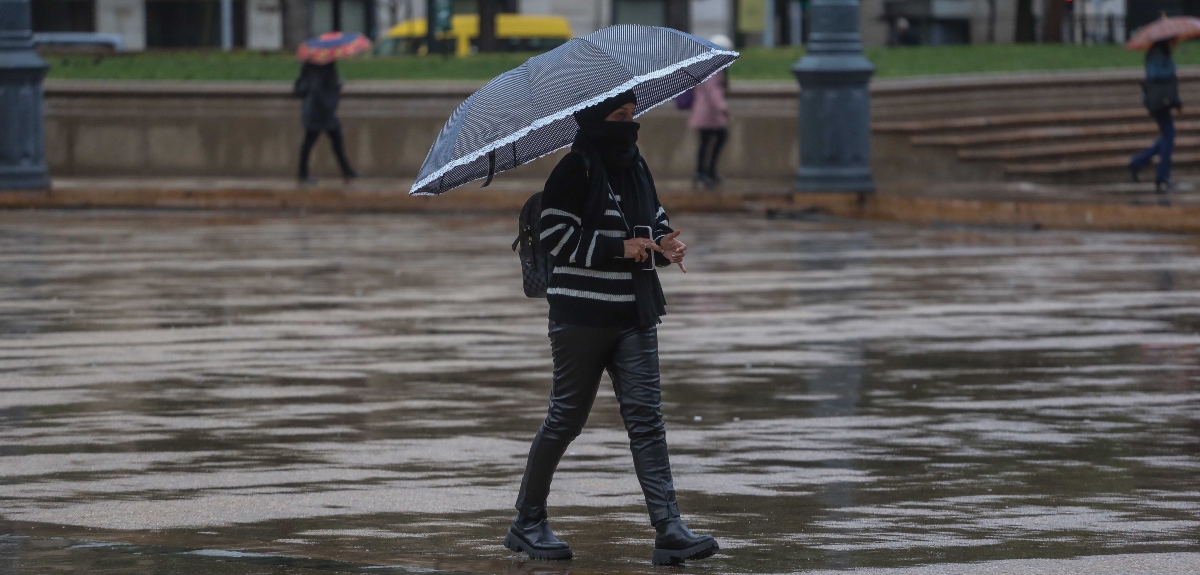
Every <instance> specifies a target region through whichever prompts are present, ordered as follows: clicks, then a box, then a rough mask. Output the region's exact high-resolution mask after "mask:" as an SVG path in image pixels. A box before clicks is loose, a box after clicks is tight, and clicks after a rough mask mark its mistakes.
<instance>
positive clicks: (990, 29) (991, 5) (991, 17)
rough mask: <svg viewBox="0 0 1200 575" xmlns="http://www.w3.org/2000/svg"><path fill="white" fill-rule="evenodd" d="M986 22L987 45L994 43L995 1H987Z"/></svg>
mask: <svg viewBox="0 0 1200 575" xmlns="http://www.w3.org/2000/svg"><path fill="white" fill-rule="evenodd" d="M987 7H988V21H987V41H988V44H995V43H996V0H988V3H987Z"/></svg>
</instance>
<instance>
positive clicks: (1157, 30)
mask: <svg viewBox="0 0 1200 575" xmlns="http://www.w3.org/2000/svg"><path fill="white" fill-rule="evenodd" d="M1196 37H1200V18H1192V17H1191V16H1172V17H1170V18H1168V17H1167V16H1166V15H1165V14H1164V15H1163V17H1162V18H1159V19H1158V20H1155V21H1153V22H1151V23H1149V24H1146V25H1145V26H1142V27H1141V28H1138V30H1137V32H1134V34H1133V38H1130V39H1129V42H1126V43H1125V49H1126V50H1146V49H1148V48H1149V47H1150V46H1152V45H1153V44H1154V43H1155V42H1161V41H1162V40H1175V41H1176V42H1180V41H1183V40H1188V39H1190V38H1196Z"/></svg>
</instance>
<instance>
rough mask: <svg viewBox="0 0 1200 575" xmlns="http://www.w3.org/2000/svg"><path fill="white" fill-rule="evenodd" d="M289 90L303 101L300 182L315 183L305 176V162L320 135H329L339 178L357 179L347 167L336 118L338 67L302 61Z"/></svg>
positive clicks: (339, 92) (355, 173) (306, 174)
mask: <svg viewBox="0 0 1200 575" xmlns="http://www.w3.org/2000/svg"><path fill="white" fill-rule="evenodd" d="M292 91H293V94H294V95H296V96H299V97H301V98H303V99H304V100H303V103H302V104H301V106H300V115H301V120H302V122H303V124H304V143H303V144H301V145H300V174H299V176H300V181H301V182H302V183H313V182H315V181H316V179H315V178H313V177H312V176H310V175H309V173H308V159H309V156H311V155H312V148H313V145H314V144H316V143H317V138H319V137H320V136H321V132H325V133H326V134H329V139H330V141H331V143H332V144H333V153H334V155H336V156H337V161H338V165H339V166H341V168H342V177H343V178H346V180H351V179H353V178H357V177H358V172H355V171H354V168H351V167H350V161H349V160H347V159H346V147H345V144H344V141H343V138H342V123H341V122H340V121H338V118H337V107H338V101H339V100H340V99H341V92H342V79H341V77H339V76H338V73H337V64H336V63H333V62H330V63H328V64H314V63H311V62H305V63H304V65H303V66H301V68H300V77H299V78H296V83H295V85H294V86H293V90H292Z"/></svg>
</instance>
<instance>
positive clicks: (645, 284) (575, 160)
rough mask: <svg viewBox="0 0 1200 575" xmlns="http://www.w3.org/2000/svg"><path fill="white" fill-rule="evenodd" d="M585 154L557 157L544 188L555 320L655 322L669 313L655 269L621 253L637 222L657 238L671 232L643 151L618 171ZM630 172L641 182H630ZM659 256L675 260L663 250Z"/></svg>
mask: <svg viewBox="0 0 1200 575" xmlns="http://www.w3.org/2000/svg"><path fill="white" fill-rule="evenodd" d="M585 153H586V152H583V151H580V150H578V149H576V150H574V151H572V152H571V153H569V154H567V155H566V156H565V157H564V158H563V159H562V160H561V161H559V163H558V165H557V166H555V168H554V171H553V172H552V173H551V174H550V177H549V178H548V179H547V180H546V187H545V189H544V190H543V192H542V214H541V228H542V230H543V231H542V237H541V241H542V242H545V245H546V246H547V247H548V248H549V250H550V253H551V255H553V256H554V258H555V266H554V272H553V273H552V274H551V277H550V282H549V284H548V286H547V289H546V299H547V300H548V301H549V302H550V319H551V320H554V321H556V322H558V323H563V324H569V325H584V326H595V327H633V326H637V325H646V324H651V325H652V324H654V323H657V321H658V316H660V315H662V314H664V313H665V303H664V300H663V295H662V287H661V285H660V284H659V281H658V275H657V273H656V272H653V271H644V270H640V269H639V268H640V264H638V263H636V262H634V261H633V260H631V259H626V258H625V257H624V255H625V247H624V240H626V239H629V238H632V237H633V235H632V232H633V227H634V226H635V225H649V226H650V227H651V228H652V236H653V238H654V239H655V240H656V241H661V240H662V237H663V236H665V235H667V234H669V233H671V232H672V230H671V227H670V225H669V220H668V218H667V213H666V210H664V209H663V208H662V205H661V204H659V201H658V194H657V192H656V191H655V189H654V180H653V178H652V177H651V176H650V171H649V169H648V168H647V167H646V163H645V162H644V161H642V160H641V159H640V158H639V159H638V161H637V163H636V165H635V166H634V167H632V168H630V170H631V173H630V174H624V175H626V176H629V177H621V176H622V174H619V173H614V172H612V171H605V172H604V173H599V172H598V171H597V170H605V167H604V164H603V162H601V161H600V160H599V158H598V157H591V159H585V157H584V154H585ZM632 177H636V178H640V180H639V181H641V182H643V183H644V185H635V184H633V183H630V180H631V178H632ZM647 184H648V185H647ZM610 190H611V191H610ZM638 194H645V197H638ZM634 202H638V203H639V204H640V205H641V206H644V207H645V209H638V208H637V207H635V206H634ZM641 212H649V213H648V214H644V215H640V213H641ZM634 214H639V215H634ZM639 220H640V221H639ZM656 255H657V254H656ZM655 262H656V263H657V264H658V265H659V266H663V265H668V264H669V263H670V262H668V261H667V260H666V258H663V257H661V256H659V257H656V259H655Z"/></svg>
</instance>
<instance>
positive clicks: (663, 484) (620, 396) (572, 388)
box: [517, 322, 679, 524]
mask: <svg viewBox="0 0 1200 575" xmlns="http://www.w3.org/2000/svg"><path fill="white" fill-rule="evenodd" d="M550 346H551V349H552V350H553V354H554V388H553V390H552V391H551V394H550V412H549V413H548V414H547V415H546V420H545V421H544V422H542V427H541V429H539V430H538V433H537V436H536V437H534V438H533V445H532V446H531V447H530V448H529V462H528V464H527V465H526V467H525V478H524V479H523V480H522V481H521V493H520V494H519V495H518V496H517V511H519V512H520V513H521V515H523V516H525V517H541V516H544V515H545V512H546V497H547V496H548V495H549V494H550V482H551V480H552V479H553V478H554V470H555V469H556V468H557V467H558V462H559V460H560V459H562V456H563V453H565V452H566V451H567V446H568V445H570V444H571V440H573V439H575V438H576V437H577V436H578V435H579V432H580V431H581V430H582V429H583V424H584V423H586V422H587V418H588V413H589V412H591V410H592V402H593V401H595V399H596V391H597V389H598V388H599V386H600V376H601V374H603V373H604V372H605V371H608V375H609V377H610V378H611V379H612V382H613V389H614V390H615V391H616V394H617V401H618V402H619V403H620V405H621V417H622V418H623V419H624V420H625V430H626V431H627V432H628V433H629V449H630V451H632V452H633V467H634V470H635V471H637V476H638V481H639V482H641V484H642V494H643V495H644V496H645V498H646V507H648V508H649V510H650V523H651V524H654V523H658V522H659V521H661V520H663V519H666V518H669V517H678V516H679V509H678V507H677V506H676V503H675V486H674V484H673V483H672V482H671V461H670V460H669V459H668V458H667V433H666V426H665V425H663V419H662V393H661V389H660V387H659V373H658V329H657V328H656V327H653V326H652V327H648V328H641V327H639V328H628V329H621V328H596V327H583V326H574V325H563V324H559V323H555V322H550Z"/></svg>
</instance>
